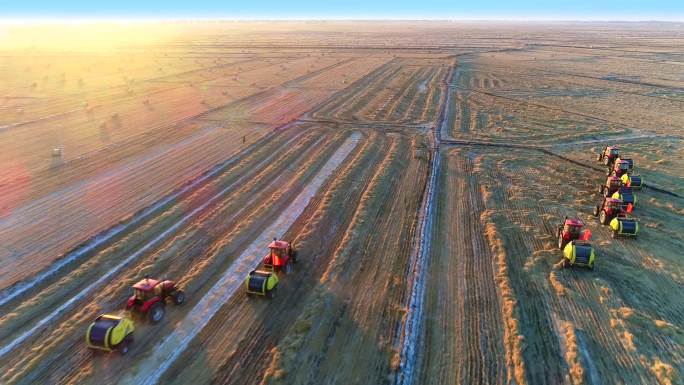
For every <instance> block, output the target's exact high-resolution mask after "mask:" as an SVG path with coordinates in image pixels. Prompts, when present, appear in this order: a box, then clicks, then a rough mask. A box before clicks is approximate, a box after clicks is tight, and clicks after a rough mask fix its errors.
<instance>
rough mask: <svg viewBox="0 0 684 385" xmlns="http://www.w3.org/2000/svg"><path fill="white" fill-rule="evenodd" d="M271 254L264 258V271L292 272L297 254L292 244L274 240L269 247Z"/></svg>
mask: <svg viewBox="0 0 684 385" xmlns="http://www.w3.org/2000/svg"><path fill="white" fill-rule="evenodd" d="M268 249H269V253H268V254H267V255H266V256H265V257H264V269H266V270H270V271H280V270H284V271H285V273H290V272H292V264H293V263H294V262H296V258H297V257H296V252H295V251H294V250H293V249H292V246H291V245H290V243H288V242H285V241H279V240H278V239H276V238H273V242H271V243H270V244H269V245H268Z"/></svg>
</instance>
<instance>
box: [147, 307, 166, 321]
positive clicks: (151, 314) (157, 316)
mask: <svg viewBox="0 0 684 385" xmlns="http://www.w3.org/2000/svg"><path fill="white" fill-rule="evenodd" d="M164 313H165V309H164V305H163V304H162V303H161V302H157V303H155V304H154V305H152V307H151V308H150V309H149V310H148V311H147V318H149V320H150V322H152V323H154V324H156V323H159V321H161V320H162V318H164Z"/></svg>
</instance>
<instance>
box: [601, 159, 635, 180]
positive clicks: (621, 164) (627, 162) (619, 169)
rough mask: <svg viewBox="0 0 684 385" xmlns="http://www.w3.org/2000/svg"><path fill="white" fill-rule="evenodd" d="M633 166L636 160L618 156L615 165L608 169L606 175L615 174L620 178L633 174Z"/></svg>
mask: <svg viewBox="0 0 684 385" xmlns="http://www.w3.org/2000/svg"><path fill="white" fill-rule="evenodd" d="M633 168H634V162H633V161H632V160H631V159H621V158H617V159H616V160H615V162H613V167H608V168H607V169H606V176H610V175H614V176H616V177H618V178H619V177H621V176H623V175H625V174H631V173H632V169H633Z"/></svg>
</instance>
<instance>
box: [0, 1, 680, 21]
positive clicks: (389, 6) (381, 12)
mask: <svg viewBox="0 0 684 385" xmlns="http://www.w3.org/2000/svg"><path fill="white" fill-rule="evenodd" d="M13 18H16V19H32V18H38V19H59V18H71V19H88V18H97V19H122V18H123V19H125V18H133V19H176V18H204V19H209V18H223V19H262V18H267V19H349V18H351V19H356V18H360V19H369V18H371V19H378V18H391V19H554V20H578V19H579V20H684V0H672V1H666V0H655V1H643V0H642V1H633V0H621V1H620V0H575V1H568V0H559V1H555V0H546V1H539V0H510V1H506V0H469V1H463V0H411V1H407V0H381V1H370V0H368V1H359V0H352V1H339V0H334V1H325V0H261V1H259V0H251V1H232V0H223V1H221V0H184V1H177V0H166V1H161V0H119V1H98V0H81V1H76V0H66V1H54V0H42V1H31V0H23V1H22V0H0V19H13Z"/></svg>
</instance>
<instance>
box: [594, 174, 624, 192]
mask: <svg viewBox="0 0 684 385" xmlns="http://www.w3.org/2000/svg"><path fill="white" fill-rule="evenodd" d="M625 175H627V174H625ZM623 176H624V175H623ZM620 187H622V179H620V178H618V177H617V176H614V175H611V176H609V177H608V178H606V183H605V184H604V185H601V186H600V187H599V193H601V194H602V195H603V196H606V197H608V196H611V195H613V194H614V193H615V192H616V191H618V190H619V189H620Z"/></svg>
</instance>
